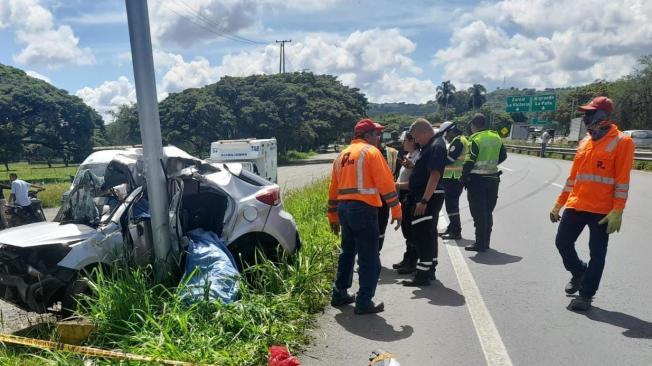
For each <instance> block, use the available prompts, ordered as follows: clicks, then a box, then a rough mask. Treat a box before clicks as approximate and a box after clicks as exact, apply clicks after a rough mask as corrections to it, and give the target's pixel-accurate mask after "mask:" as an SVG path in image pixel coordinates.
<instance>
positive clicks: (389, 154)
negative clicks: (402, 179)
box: [376, 136, 400, 252]
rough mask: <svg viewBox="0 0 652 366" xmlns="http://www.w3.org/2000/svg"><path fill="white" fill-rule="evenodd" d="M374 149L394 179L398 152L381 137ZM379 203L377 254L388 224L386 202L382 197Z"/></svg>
mask: <svg viewBox="0 0 652 366" xmlns="http://www.w3.org/2000/svg"><path fill="white" fill-rule="evenodd" d="M376 147H378V150H380V153H381V154H382V155H383V157H384V158H385V161H386V162H387V165H388V166H389V170H390V171H391V172H392V177H393V178H396V176H397V175H398V171H399V168H400V165H399V164H398V150H397V149H395V148H393V147H391V146H387V145H386V144H384V143H383V139H382V136H381V138H380V139H379V140H378V146H376ZM381 201H383V205H382V206H381V207H380V210H379V211H378V227H379V228H380V235H379V236H378V251H379V252H380V251H381V250H382V249H383V244H384V243H385V231H386V230H387V224H388V223H389V207H388V206H387V202H385V200H384V199H382V197H381Z"/></svg>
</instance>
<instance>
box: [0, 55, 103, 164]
mask: <svg viewBox="0 0 652 366" xmlns="http://www.w3.org/2000/svg"><path fill="white" fill-rule="evenodd" d="M103 133H104V123H103V121H102V118H101V117H100V115H99V114H98V113H97V112H96V111H95V110H93V109H92V108H90V107H89V106H87V105H86V104H84V102H83V101H82V100H81V99H80V98H78V97H76V96H73V95H70V94H68V92H67V91H65V90H63V89H58V88H56V87H54V86H52V85H51V84H49V83H47V82H45V81H43V80H40V79H36V78H33V77H31V76H28V75H27V74H26V73H25V72H23V71H22V70H19V69H16V68H13V67H11V66H6V65H2V64H0V163H2V164H4V165H5V167H7V164H8V163H9V162H12V161H18V160H21V159H28V160H41V161H46V162H48V163H50V162H51V161H52V159H53V158H54V157H59V158H60V159H62V160H63V161H64V162H66V163H67V162H69V161H80V160H81V159H84V158H85V157H86V156H87V155H88V153H89V152H90V151H91V149H92V147H93V144H94V143H96V142H98V141H97V140H98V139H101V137H102V135H103ZM7 169H8V168H7Z"/></svg>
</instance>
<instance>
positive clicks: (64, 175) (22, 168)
mask: <svg viewBox="0 0 652 366" xmlns="http://www.w3.org/2000/svg"><path fill="white" fill-rule="evenodd" d="M9 173H16V174H17V175H18V178H20V179H22V180H24V181H27V182H30V183H36V184H41V183H63V182H70V176H74V175H75V173H77V166H76V165H74V164H73V165H70V166H69V167H66V166H64V165H61V164H53V165H52V168H48V166H47V164H28V163H25V162H21V163H15V164H9V171H8V172H7V171H6V170H5V169H4V166H3V167H2V168H0V182H8V181H9Z"/></svg>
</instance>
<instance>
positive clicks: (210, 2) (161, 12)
mask: <svg viewBox="0 0 652 366" xmlns="http://www.w3.org/2000/svg"><path fill="white" fill-rule="evenodd" d="M340 2H342V0H184V1H179V2H176V1H151V2H150V3H149V10H150V22H151V27H152V38H153V42H154V43H157V44H162V45H167V44H173V45H175V46H183V47H190V46H192V45H194V44H197V43H201V42H211V41H215V40H220V39H225V38H228V39H231V40H235V41H236V42H241V43H250V42H249V41H247V40H243V39H242V37H247V39H251V38H253V41H254V42H258V41H259V38H260V36H259V35H258V36H256V35H253V36H252V34H260V33H261V32H262V30H263V27H262V25H261V24H260V18H261V16H262V14H263V13H273V12H277V13H279V14H280V12H282V11H283V10H287V9H289V10H297V11H300V12H316V11H321V10H324V9H327V8H332V7H333V6H335V5H336V4H338V3H340ZM268 41H270V40H268Z"/></svg>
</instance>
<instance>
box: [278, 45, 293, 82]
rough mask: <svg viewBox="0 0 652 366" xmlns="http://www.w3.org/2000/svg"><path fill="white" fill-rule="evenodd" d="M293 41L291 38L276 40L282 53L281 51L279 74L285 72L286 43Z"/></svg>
mask: <svg viewBox="0 0 652 366" xmlns="http://www.w3.org/2000/svg"><path fill="white" fill-rule="evenodd" d="M290 42H292V40H291V39H284V40H281V41H276V43H278V44H279V46H280V53H279V58H278V73H279V74H284V73H285V44H286V43H290Z"/></svg>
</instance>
